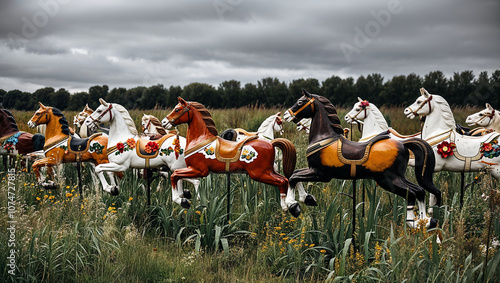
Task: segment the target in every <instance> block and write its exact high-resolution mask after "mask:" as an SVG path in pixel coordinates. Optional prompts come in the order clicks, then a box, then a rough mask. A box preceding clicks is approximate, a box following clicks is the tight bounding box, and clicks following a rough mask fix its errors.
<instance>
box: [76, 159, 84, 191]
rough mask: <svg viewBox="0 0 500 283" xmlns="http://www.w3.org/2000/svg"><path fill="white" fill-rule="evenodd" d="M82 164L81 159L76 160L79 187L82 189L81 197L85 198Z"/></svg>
mask: <svg viewBox="0 0 500 283" xmlns="http://www.w3.org/2000/svg"><path fill="white" fill-rule="evenodd" d="M81 169H82V166H81V161H80V160H78V161H77V162H76V171H77V172H78V189H79V190H80V198H83V188H82V172H81Z"/></svg>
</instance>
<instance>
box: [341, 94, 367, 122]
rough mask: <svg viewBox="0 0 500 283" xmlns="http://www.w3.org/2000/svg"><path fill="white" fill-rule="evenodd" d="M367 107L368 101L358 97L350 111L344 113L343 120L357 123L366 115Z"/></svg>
mask: <svg viewBox="0 0 500 283" xmlns="http://www.w3.org/2000/svg"><path fill="white" fill-rule="evenodd" d="M369 108H370V103H369V102H368V101H366V100H362V99H361V98H359V97H358V102H356V103H355V104H354V106H353V107H352V109H351V111H349V113H347V114H346V115H345V117H344V120H345V121H346V122H347V123H350V124H357V123H358V122H360V121H363V120H364V119H366V117H367V116H368V112H367V111H366V110H367V109H369Z"/></svg>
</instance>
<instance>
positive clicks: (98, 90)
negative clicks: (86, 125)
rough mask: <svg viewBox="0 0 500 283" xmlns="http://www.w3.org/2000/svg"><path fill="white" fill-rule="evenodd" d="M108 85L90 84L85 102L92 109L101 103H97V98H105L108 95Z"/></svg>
mask: <svg viewBox="0 0 500 283" xmlns="http://www.w3.org/2000/svg"><path fill="white" fill-rule="evenodd" d="M108 91H109V87H108V86H107V85H103V86H98V85H96V86H92V87H90V88H89V97H88V100H87V103H88V104H89V107H90V108H92V109H96V108H97V107H98V106H99V105H101V103H99V98H103V99H104V98H105V97H106V96H107V95H108Z"/></svg>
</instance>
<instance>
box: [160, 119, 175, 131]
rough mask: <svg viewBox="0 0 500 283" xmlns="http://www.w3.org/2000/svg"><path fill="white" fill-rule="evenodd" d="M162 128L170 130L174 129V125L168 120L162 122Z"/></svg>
mask: <svg viewBox="0 0 500 283" xmlns="http://www.w3.org/2000/svg"><path fill="white" fill-rule="evenodd" d="M161 126H162V127H163V128H165V129H167V130H170V129H172V128H173V127H174V125H173V124H172V123H170V121H169V120H168V119H167V118H164V119H163V120H161Z"/></svg>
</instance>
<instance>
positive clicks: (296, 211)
mask: <svg viewBox="0 0 500 283" xmlns="http://www.w3.org/2000/svg"><path fill="white" fill-rule="evenodd" d="M288 211H290V214H292V216H293V217H295V218H297V217H299V215H300V204H299V203H298V202H296V203H294V204H292V205H290V207H288Z"/></svg>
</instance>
